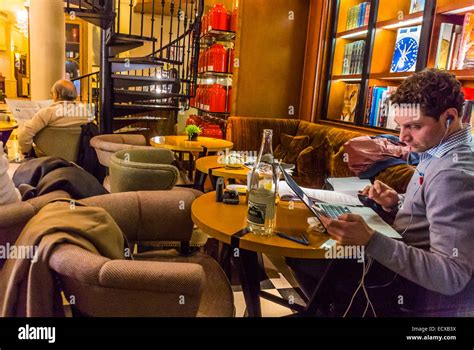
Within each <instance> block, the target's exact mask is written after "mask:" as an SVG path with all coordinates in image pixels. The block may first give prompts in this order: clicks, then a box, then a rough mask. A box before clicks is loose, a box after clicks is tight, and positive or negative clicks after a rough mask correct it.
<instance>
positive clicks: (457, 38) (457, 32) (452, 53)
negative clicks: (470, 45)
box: [446, 25, 462, 70]
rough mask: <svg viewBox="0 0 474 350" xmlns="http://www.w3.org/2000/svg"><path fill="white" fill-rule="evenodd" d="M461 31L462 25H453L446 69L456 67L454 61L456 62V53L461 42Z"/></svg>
mask: <svg viewBox="0 0 474 350" xmlns="http://www.w3.org/2000/svg"><path fill="white" fill-rule="evenodd" d="M461 32H462V26H460V25H455V26H454V31H453V35H452V36H451V42H450V45H449V56H448V64H447V65H446V69H448V70H450V69H456V68H455V67H456V62H457V55H458V52H459V47H460V44H461Z"/></svg>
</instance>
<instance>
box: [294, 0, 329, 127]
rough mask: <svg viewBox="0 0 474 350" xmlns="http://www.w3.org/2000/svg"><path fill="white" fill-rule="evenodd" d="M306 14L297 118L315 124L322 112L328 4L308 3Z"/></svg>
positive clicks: (321, 0) (318, 0)
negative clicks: (305, 39) (304, 47)
mask: <svg viewBox="0 0 474 350" xmlns="http://www.w3.org/2000/svg"><path fill="white" fill-rule="evenodd" d="M309 11H310V12H309V23H308V34H307V42H306V53H305V65H304V73H303V83H302V87H301V103H300V114H299V117H300V119H302V120H306V121H312V122H316V121H317V116H318V115H319V113H320V111H321V109H322V103H323V100H322V96H323V92H324V88H325V86H324V84H323V82H324V81H325V70H324V68H325V67H326V64H328V62H326V61H327V58H326V49H327V47H328V46H327V45H328V33H329V31H328V28H327V21H328V20H329V18H330V8H329V0H311V6H310V10H309Z"/></svg>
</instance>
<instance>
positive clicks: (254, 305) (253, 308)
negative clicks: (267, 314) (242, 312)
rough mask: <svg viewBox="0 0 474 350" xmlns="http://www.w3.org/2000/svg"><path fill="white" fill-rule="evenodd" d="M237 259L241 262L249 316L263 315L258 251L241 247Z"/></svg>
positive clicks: (241, 277) (241, 276) (243, 287)
mask: <svg viewBox="0 0 474 350" xmlns="http://www.w3.org/2000/svg"><path fill="white" fill-rule="evenodd" d="M232 257H233V259H237V263H238V264H239V267H240V268H239V272H240V281H241V284H242V291H243V292H244V298H245V304H246V305H247V313H248V315H249V317H262V309H261V306H260V275H259V274H260V269H259V268H258V265H259V261H258V256H257V253H256V252H251V251H248V250H245V249H239V256H238V257H235V256H234V254H233V253H232Z"/></svg>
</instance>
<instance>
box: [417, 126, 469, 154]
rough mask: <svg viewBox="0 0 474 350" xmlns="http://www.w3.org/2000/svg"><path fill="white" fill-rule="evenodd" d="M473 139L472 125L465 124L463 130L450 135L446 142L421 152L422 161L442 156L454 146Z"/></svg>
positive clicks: (467, 142)
mask: <svg viewBox="0 0 474 350" xmlns="http://www.w3.org/2000/svg"><path fill="white" fill-rule="evenodd" d="M471 141H472V134H471V125H470V124H464V127H463V128H462V129H461V130H459V131H456V132H455V133H454V134H451V135H449V136H448V137H447V138H446V140H444V142H443V143H441V144H440V145H438V146H435V147H432V148H430V149H429V150H427V151H425V152H423V153H420V162H422V161H425V160H428V159H430V158H432V157H436V158H441V157H442V156H444V155H445V154H446V153H448V152H449V151H451V150H452V149H453V148H455V147H457V146H459V145H462V144H469V143H470V142H471Z"/></svg>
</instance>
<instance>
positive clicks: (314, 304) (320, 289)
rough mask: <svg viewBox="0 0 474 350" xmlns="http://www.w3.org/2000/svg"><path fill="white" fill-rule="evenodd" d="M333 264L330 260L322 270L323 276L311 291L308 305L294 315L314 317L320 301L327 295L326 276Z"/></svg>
mask: <svg viewBox="0 0 474 350" xmlns="http://www.w3.org/2000/svg"><path fill="white" fill-rule="evenodd" d="M333 264H334V260H331V261H330V262H329V263H328V265H327V266H326V269H325V270H324V273H323V275H322V276H321V278H320V279H319V282H318V284H317V286H316V288H315V289H314V291H313V294H312V295H311V298H310V299H309V301H308V304H307V305H306V309H305V310H304V311H303V312H301V313H299V314H297V315H295V316H298V317H304V316H308V317H314V316H315V315H316V311H317V310H318V307H319V304H320V302H321V300H323V298H324V295H327V290H326V289H327V288H326V286H327V283H326V277H327V276H328V274H329V272H330V271H331V269H332V265H333Z"/></svg>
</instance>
